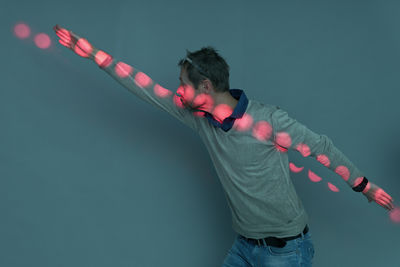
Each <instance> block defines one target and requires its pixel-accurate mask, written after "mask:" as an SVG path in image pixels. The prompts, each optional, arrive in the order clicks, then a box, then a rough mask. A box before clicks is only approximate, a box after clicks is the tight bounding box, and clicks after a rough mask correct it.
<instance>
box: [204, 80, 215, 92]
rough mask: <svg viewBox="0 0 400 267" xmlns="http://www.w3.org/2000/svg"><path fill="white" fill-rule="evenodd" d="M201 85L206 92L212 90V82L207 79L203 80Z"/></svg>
mask: <svg viewBox="0 0 400 267" xmlns="http://www.w3.org/2000/svg"><path fill="white" fill-rule="evenodd" d="M201 86H202V87H203V90H204V91H205V92H206V93H207V94H211V92H212V90H213V85H212V82H211V81H210V80H209V79H206V80H204V81H203V84H202V85H201Z"/></svg>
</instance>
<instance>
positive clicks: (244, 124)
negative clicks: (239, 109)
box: [233, 113, 253, 132]
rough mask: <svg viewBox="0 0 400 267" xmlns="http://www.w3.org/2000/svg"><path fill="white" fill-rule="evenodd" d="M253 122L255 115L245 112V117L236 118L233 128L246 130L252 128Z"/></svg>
mask: <svg viewBox="0 0 400 267" xmlns="http://www.w3.org/2000/svg"><path fill="white" fill-rule="evenodd" d="M252 124H253V117H252V116H251V115H249V114H247V113H245V114H243V117H241V118H239V119H236V120H235V122H234V124H233V128H234V129H235V130H237V131H240V132H244V131H247V130H249V129H250V128H251V125H252Z"/></svg>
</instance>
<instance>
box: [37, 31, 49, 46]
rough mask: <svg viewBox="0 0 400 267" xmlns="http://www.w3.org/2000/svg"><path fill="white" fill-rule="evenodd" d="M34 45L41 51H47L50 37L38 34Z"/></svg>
mask: <svg viewBox="0 0 400 267" xmlns="http://www.w3.org/2000/svg"><path fill="white" fill-rule="evenodd" d="M34 41H35V44H36V46H37V47H39V48H41V49H47V48H49V46H50V45H51V40H50V37H49V36H48V35H47V34H45V33H39V34H37V35H36V36H35V39H34Z"/></svg>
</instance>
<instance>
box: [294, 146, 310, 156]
mask: <svg viewBox="0 0 400 267" xmlns="http://www.w3.org/2000/svg"><path fill="white" fill-rule="evenodd" d="M296 150H297V151H299V152H300V154H301V155H302V156H303V157H308V156H310V155H311V151H310V147H309V146H308V145H306V144H303V143H300V144H298V145H297V147H296Z"/></svg>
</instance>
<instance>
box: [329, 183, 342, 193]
mask: <svg viewBox="0 0 400 267" xmlns="http://www.w3.org/2000/svg"><path fill="white" fill-rule="evenodd" d="M328 187H329V189H330V190H331V191H332V192H339V188H337V187H336V186H334V185H333V184H331V183H329V182H328Z"/></svg>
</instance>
